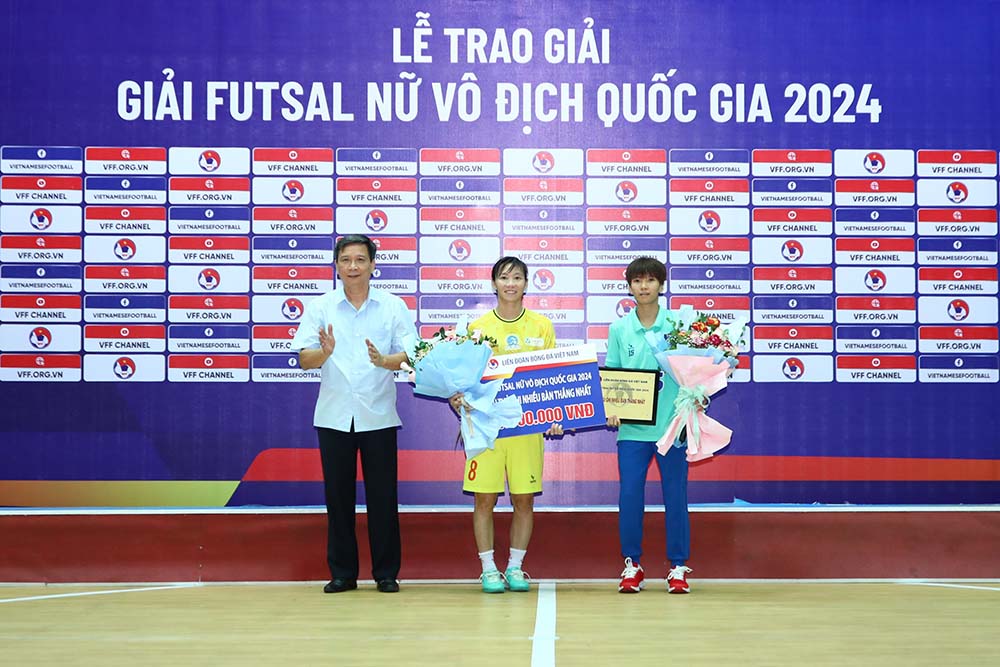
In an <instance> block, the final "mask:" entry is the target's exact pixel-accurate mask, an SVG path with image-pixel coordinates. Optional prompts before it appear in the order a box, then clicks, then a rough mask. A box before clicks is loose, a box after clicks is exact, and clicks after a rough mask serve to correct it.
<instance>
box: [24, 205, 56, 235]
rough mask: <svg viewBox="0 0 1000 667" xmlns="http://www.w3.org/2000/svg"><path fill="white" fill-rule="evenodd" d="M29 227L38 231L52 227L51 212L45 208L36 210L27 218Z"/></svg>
mask: <svg viewBox="0 0 1000 667" xmlns="http://www.w3.org/2000/svg"><path fill="white" fill-rule="evenodd" d="M28 221H29V222H30V223H31V226H32V227H34V228H35V229H37V230H38V231H43V230H45V229H48V228H49V227H51V226H52V212H51V211H49V209H47V208H36V209H35V210H34V211H32V212H31V215H30V216H29V218H28Z"/></svg>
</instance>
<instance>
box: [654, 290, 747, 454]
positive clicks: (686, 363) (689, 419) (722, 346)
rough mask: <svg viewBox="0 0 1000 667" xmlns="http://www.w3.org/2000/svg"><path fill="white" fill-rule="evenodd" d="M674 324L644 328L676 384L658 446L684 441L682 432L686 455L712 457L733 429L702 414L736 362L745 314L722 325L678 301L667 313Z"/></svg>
mask: <svg viewBox="0 0 1000 667" xmlns="http://www.w3.org/2000/svg"><path fill="white" fill-rule="evenodd" d="M667 317H668V319H669V320H671V324H672V325H673V328H672V330H671V331H669V332H667V333H665V334H654V333H652V332H648V333H647V334H646V342H647V343H648V344H649V346H650V347H651V348H653V356H655V357H656V361H657V363H659V365H660V368H662V369H663V370H664V372H666V373H668V374H669V375H670V377H672V378H673V379H674V381H676V382H677V385H678V386H679V387H680V390H679V391H678V393H677V398H676V399H675V400H674V418H673V419H672V420H671V422H670V424H669V426H668V427H667V432H666V433H664V434H663V437H662V438H660V439H659V440H658V441H657V443H656V447H657V450H658V451H659V452H660V453H661V454H665V453H666V452H667V449H668V448H669V447H670V446H671V445H674V446H677V447H680V446H683V442H681V441H679V440H678V438H679V437H680V435H681V434H682V433H684V434H685V438H686V442H687V459H688V461H700V460H701V459H707V458H709V457H711V456H712V455H713V454H715V452H717V451H719V450H720V449H722V448H723V447H725V446H726V445H728V444H729V440H730V439H731V438H732V435H733V432H732V431H731V430H730V429H728V428H726V427H725V426H723V425H722V424H720V423H719V422H717V421H716V420H714V419H712V418H711V417H709V416H708V415H706V414H705V408H707V407H708V404H709V402H710V400H711V399H710V398H709V397H710V396H712V395H713V394H716V393H717V392H719V391H721V390H722V389H724V388H725V387H726V385H727V378H728V377H729V375H730V372H731V370H732V369H733V368H735V367H736V357H737V355H738V354H739V342H740V339H741V338H742V337H743V333H744V331H745V330H746V324H747V323H746V320H737V321H736V322H733V323H731V324H727V325H722V323H720V322H719V320H718V319H717V318H715V317H711V316H709V315H706V314H704V313H699V312H697V311H695V310H694V309H693V308H692V307H691V306H682V307H681V309H680V310H679V311H675V312H674V313H672V314H671V315H668V316H667Z"/></svg>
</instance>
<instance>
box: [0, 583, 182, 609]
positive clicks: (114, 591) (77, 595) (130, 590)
mask: <svg viewBox="0 0 1000 667" xmlns="http://www.w3.org/2000/svg"><path fill="white" fill-rule="evenodd" d="M195 586H201V584H198V583H190V584H172V585H170V586H151V587H147V588H116V589H112V590H109V591H85V592H81V593H56V594H54V595H32V596H30V597H24V598H7V599H3V600H0V604H6V603H8V602H30V601H32V600H54V599H56V598H80V597H85V596H88V595H114V594H117V593H141V592H142V591H164V590H171V589H175V588H194V587H195Z"/></svg>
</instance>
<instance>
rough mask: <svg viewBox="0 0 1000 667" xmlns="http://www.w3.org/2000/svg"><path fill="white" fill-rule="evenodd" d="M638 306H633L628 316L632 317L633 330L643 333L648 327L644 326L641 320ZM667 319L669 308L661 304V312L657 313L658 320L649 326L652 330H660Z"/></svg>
mask: <svg viewBox="0 0 1000 667" xmlns="http://www.w3.org/2000/svg"><path fill="white" fill-rule="evenodd" d="M637 310H638V309H637V308H633V309H632V310H631V311H630V312H629V314H628V317H629V318H630V323H631V325H632V330H633V331H635V333H637V334H641V333H643V332H644V331H646V329H645V328H644V327H643V326H642V322H640V321H639V315H638V314H637ZM666 319H667V309H666V308H664V307H663V306H660V310H659V312H657V313H656V321H655V322H653V326H651V327H650V328H649V330H650V331H659V330H660V329H662V328H663V323H664V321H665V320H666Z"/></svg>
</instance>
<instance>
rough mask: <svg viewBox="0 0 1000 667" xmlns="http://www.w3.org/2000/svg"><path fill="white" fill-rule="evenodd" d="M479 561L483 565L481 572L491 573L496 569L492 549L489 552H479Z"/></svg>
mask: <svg viewBox="0 0 1000 667" xmlns="http://www.w3.org/2000/svg"><path fill="white" fill-rule="evenodd" d="M479 560H480V561H482V563H483V572H492V571H493V570H495V569H497V564H496V562H495V561H494V560H493V549H490V550H489V551H480V552H479Z"/></svg>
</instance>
